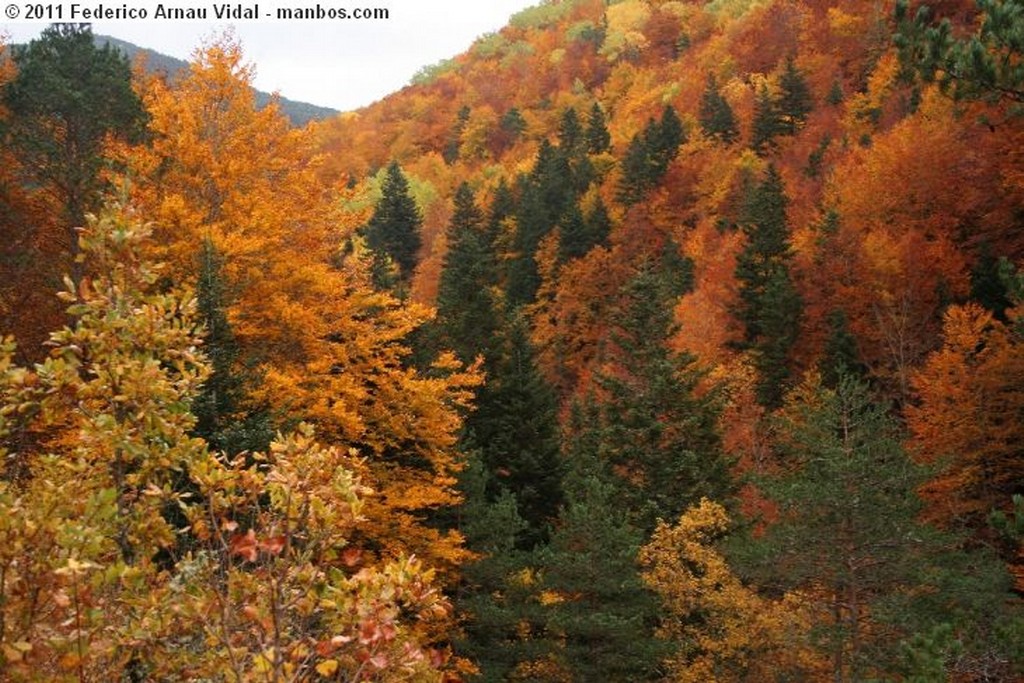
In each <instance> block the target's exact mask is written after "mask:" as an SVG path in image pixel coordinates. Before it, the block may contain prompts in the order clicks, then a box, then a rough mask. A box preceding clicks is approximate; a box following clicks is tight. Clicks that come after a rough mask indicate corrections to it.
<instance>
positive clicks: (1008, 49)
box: [894, 0, 1024, 103]
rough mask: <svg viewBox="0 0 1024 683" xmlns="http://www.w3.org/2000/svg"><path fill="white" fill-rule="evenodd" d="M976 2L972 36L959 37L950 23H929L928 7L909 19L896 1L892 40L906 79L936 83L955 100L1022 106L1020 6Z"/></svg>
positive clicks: (1010, 1)
mask: <svg viewBox="0 0 1024 683" xmlns="http://www.w3.org/2000/svg"><path fill="white" fill-rule="evenodd" d="M977 4H978V9H979V10H980V12H981V22H980V26H979V28H978V31H977V33H975V34H974V35H972V36H969V37H966V38H959V37H957V36H956V35H955V32H954V30H953V25H952V24H951V23H950V21H949V19H943V20H942V21H940V22H939V23H937V24H936V23H934V22H933V20H932V10H931V8H930V7H929V6H928V5H926V4H921V5H919V6H918V7H917V11H916V12H915V13H914V14H913V16H911V14H910V7H909V3H908V2H907V0H899V1H898V2H897V3H896V9H895V18H896V23H897V26H898V30H897V33H896V35H895V37H894V40H895V43H896V46H897V47H898V48H899V51H900V59H901V62H902V64H903V66H904V70H905V75H910V74H917V75H919V76H920V77H921V78H922V79H923V80H924V81H925V82H928V83H931V82H937V83H938V84H939V87H941V88H942V89H943V90H944V91H946V92H949V93H951V94H952V95H953V96H954V97H956V98H958V99H984V100H989V101H998V100H1007V101H1010V102H1013V103H1024V68H1022V67H1021V59H1022V56H1024V7H1021V4H1020V3H1019V2H1017V1H1016V0H977Z"/></svg>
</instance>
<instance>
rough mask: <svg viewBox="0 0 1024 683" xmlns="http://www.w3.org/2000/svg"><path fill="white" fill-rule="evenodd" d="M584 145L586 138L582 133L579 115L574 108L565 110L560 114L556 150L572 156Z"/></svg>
mask: <svg viewBox="0 0 1024 683" xmlns="http://www.w3.org/2000/svg"><path fill="white" fill-rule="evenodd" d="M585 145H586V138H585V137H584V133H583V125H582V124H581V123H580V117H579V114H577V113H576V109H575V108H574V107H569V108H567V109H566V110H565V111H564V112H562V120H561V121H560V122H559V124H558V148H559V149H561V150H562V152H563V153H565V154H567V155H569V156H573V155H575V154H576V152H577V150H580V149H583V148H584V147H585Z"/></svg>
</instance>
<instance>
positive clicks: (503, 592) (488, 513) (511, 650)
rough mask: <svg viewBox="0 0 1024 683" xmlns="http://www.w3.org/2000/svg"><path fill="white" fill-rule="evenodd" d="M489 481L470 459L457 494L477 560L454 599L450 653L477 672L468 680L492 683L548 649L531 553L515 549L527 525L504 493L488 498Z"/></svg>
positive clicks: (474, 459) (475, 460)
mask: <svg viewBox="0 0 1024 683" xmlns="http://www.w3.org/2000/svg"><path fill="white" fill-rule="evenodd" d="M491 479H492V477H491V475H489V474H488V473H487V471H486V468H485V467H484V465H483V464H482V462H481V461H480V459H479V457H477V456H476V455H474V454H471V455H470V456H469V462H468V464H467V466H466V469H465V470H463V472H462V473H461V475H460V485H459V488H460V490H461V491H462V492H463V497H464V501H465V502H464V503H463V504H462V508H461V514H460V519H461V520H462V521H461V524H460V531H461V532H462V534H463V535H464V536H465V538H466V547H467V548H468V549H469V550H471V551H473V552H474V553H476V554H477V559H475V560H473V561H471V562H469V563H467V564H466V565H464V566H463V568H462V583H461V585H460V586H459V588H458V590H457V592H456V594H455V596H454V603H455V607H456V609H458V610H459V612H460V613H461V616H462V634H461V637H459V638H458V639H457V640H456V642H455V651H456V653H457V654H459V655H460V656H463V657H466V658H468V659H469V660H470V661H472V662H473V663H474V664H476V665H477V666H478V667H479V669H480V674H479V676H478V677H475V678H474V679H473V680H479V681H483V682H491V681H493V682H494V683H498V682H499V681H507V680H509V679H510V677H511V675H512V673H513V672H514V671H515V670H516V667H517V666H519V665H520V664H522V663H524V662H529V661H532V660H536V659H539V658H541V657H543V656H544V655H545V654H546V653H547V652H549V651H550V650H551V649H552V648H553V645H554V644H553V642H552V641H551V639H550V638H548V635H547V633H546V627H545V624H544V616H545V615H544V614H543V611H542V607H541V605H540V604H539V603H538V601H537V600H536V596H535V590H536V589H535V587H534V586H533V585H531V583H530V582H529V580H528V577H529V576H530V575H531V568H532V567H533V566H534V565H535V563H536V555H535V553H533V552H532V551H523V550H519V549H518V548H517V543H518V541H519V537H520V535H521V533H522V532H523V531H524V530H525V529H526V527H527V524H526V522H525V521H524V520H523V518H522V517H521V516H520V515H519V512H518V510H517V506H516V499H515V496H513V495H512V494H511V493H509V492H508V491H507V490H505V491H502V492H501V493H500V494H499V495H498V496H497V498H495V497H494V496H493V495H490V494H488V489H490V488H491V485H490V483H491Z"/></svg>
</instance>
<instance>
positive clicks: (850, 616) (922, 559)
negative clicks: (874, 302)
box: [731, 376, 1020, 683]
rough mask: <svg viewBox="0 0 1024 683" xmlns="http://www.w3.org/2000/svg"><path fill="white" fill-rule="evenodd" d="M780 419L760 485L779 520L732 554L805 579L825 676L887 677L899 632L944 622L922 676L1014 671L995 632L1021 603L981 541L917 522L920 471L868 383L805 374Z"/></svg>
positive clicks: (907, 635) (789, 582)
mask: <svg viewBox="0 0 1024 683" xmlns="http://www.w3.org/2000/svg"><path fill="white" fill-rule="evenodd" d="M778 428H779V432H778V433H779V447H780V449H781V451H782V458H783V465H784V466H783V467H782V468H781V470H780V474H779V475H778V476H777V477H772V478H768V479H766V480H765V481H764V482H763V484H762V485H763V488H764V490H765V491H766V492H767V493H768V494H769V495H770V496H771V497H772V499H773V500H775V501H776V502H777V503H778V505H779V506H780V515H779V519H778V521H777V522H775V523H773V524H771V525H769V526H768V528H767V530H766V532H765V533H764V534H763V535H762V536H761V537H759V538H757V539H753V538H749V537H745V538H744V537H738V538H736V539H735V543H734V544H732V546H731V549H732V554H733V557H735V558H736V559H737V560H738V562H737V563H736V566H738V567H740V568H741V571H742V572H743V573H744V574H745V578H747V579H750V580H753V582H754V583H755V584H756V585H758V586H760V587H761V588H762V590H765V591H768V592H771V593H776V594H781V593H783V592H785V591H791V590H794V589H796V590H800V589H804V590H807V589H810V593H808V594H807V595H808V597H809V596H810V595H814V596H815V597H813V598H811V599H812V600H813V601H814V602H815V603H817V607H818V611H819V612H820V613H821V614H822V615H823V616H825V615H827V618H828V620H829V623H828V624H826V625H823V626H822V627H821V628H820V629H819V630H818V632H817V633H816V634H815V638H814V640H813V643H812V647H816V648H820V651H821V654H822V655H824V656H825V657H826V658H827V659H828V660H829V661H830V662H831V663H832V672H831V676H830V680H834V681H844V682H846V681H849V682H851V683H852V682H854V681H865V680H880V679H888V678H889V677H890V676H891V675H892V674H893V673H894V672H897V671H898V670H899V669H900V662H901V659H902V658H903V652H901V650H902V649H903V648H902V647H901V642H902V643H905V644H907V645H911V646H913V641H912V640H911V639H912V638H913V637H914V636H915V635H918V634H920V635H922V636H926V637H929V636H934V635H935V634H936V629H937V628H943V627H945V626H949V627H951V630H952V632H953V633H955V634H956V636H955V638H954V640H955V641H956V643H955V645H956V648H955V649H954V648H950V649H949V650H947V651H946V655H947V656H946V657H945V661H944V662H943V665H942V667H941V668H942V669H944V671H943V674H942V675H941V676H939V677H937V678H933V679H928V680H950V677H951V675H952V673H953V669H952V667H953V666H954V665H960V664H964V665H966V667H965V668H971V667H975V666H977V665H982V666H988V664H982V663H983V662H990V663H995V662H1000V664H997V665H996V666H995V667H994V668H993V671H992V678H991V679H990V680H1011V679H1012V675H1011V673H1010V671H1009V670H1008V668H1007V662H1008V660H1009V659H1010V658H1009V657H1008V656H1007V654H1008V651H1007V650H1006V648H1007V647H1008V645H1007V643H1006V642H1005V641H1004V639H1002V638H1001V637H1000V636H999V633H1000V631H1001V629H1002V628H1003V625H1005V624H1008V623H1009V622H1010V621H1012V620H1013V619H1014V618H1016V619H1017V623H1018V624H1019V623H1020V622H1019V618H1020V617H1019V614H1020V613H1019V606H1018V607H1017V608H1016V609H1015V608H1014V607H1013V606H1012V603H1011V602H1007V601H1006V597H1007V595H1008V590H1009V585H1010V584H1009V577H1008V576H1007V575H1006V572H1005V570H1004V569H1003V568H1002V567H1001V566H1000V563H999V562H998V560H996V559H995V557H994V556H993V555H992V554H990V553H989V552H988V551H985V550H980V549H979V550H975V551H972V552H971V553H970V555H968V554H967V553H965V552H964V551H962V550H960V549H959V547H960V545H959V543H960V542H959V539H957V538H955V537H953V536H952V535H950V534H947V533H945V532H941V531H938V530H937V529H935V528H933V527H930V526H929V525H926V524H924V523H922V522H921V521H919V519H918V516H919V513H920V510H921V503H920V500H919V499H918V497H917V494H916V492H915V491H916V489H917V487H918V486H919V485H920V484H921V483H922V482H923V481H924V480H925V479H926V477H927V473H926V472H925V471H924V470H923V468H921V467H919V466H916V465H915V464H914V463H913V462H912V461H911V460H910V459H909V458H908V457H907V455H906V454H905V453H904V452H903V449H902V447H901V445H900V443H901V441H902V440H903V439H902V435H901V434H900V433H899V431H898V429H897V426H896V424H895V422H894V420H893V419H892V418H891V417H890V416H889V415H888V411H887V410H886V408H885V406H883V405H880V404H878V403H877V402H875V401H874V400H872V397H871V396H870V394H869V392H868V389H867V387H866V385H864V384H863V383H862V382H860V381H859V380H856V379H854V378H852V377H849V376H844V377H842V378H841V379H840V381H839V382H838V384H837V386H836V387H835V388H834V389H828V388H826V387H824V386H822V385H821V384H819V383H815V382H810V383H808V384H807V385H805V386H802V387H801V388H800V390H799V392H798V393H797V395H796V397H795V399H794V400H793V402H792V404H791V405H790V406H788V407H787V410H786V412H785V415H784V417H783V418H782V419H781V421H780V422H779V425H778ZM1015 615H1016V616H1015ZM951 644H952V643H951ZM918 646H920V643H918ZM956 650H959V652H960V654H959V660H960V661H959V662H957V663H956V664H954V660H953V658H952V657H950V656H949V655H952V654H953V653H954V652H955V651H956ZM919 670H920V669H919ZM997 671H998V673H996V672H997ZM1006 676H1010V677H1009V678H1006ZM916 680H921V679H920V678H918V679H916Z"/></svg>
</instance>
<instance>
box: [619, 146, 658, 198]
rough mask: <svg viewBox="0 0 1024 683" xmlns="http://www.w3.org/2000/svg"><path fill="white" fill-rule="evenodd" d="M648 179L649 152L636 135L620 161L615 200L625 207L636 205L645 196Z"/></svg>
mask: <svg viewBox="0 0 1024 683" xmlns="http://www.w3.org/2000/svg"><path fill="white" fill-rule="evenodd" d="M650 178H651V168H650V152H649V150H648V147H647V142H646V140H645V138H644V136H643V135H641V134H639V133H638V134H636V135H634V136H633V138H632V139H631V140H630V141H629V147H627V148H626V156H625V157H624V158H623V159H622V177H621V178H620V180H619V187H618V189H617V192H616V195H615V196H616V198H617V199H618V200H619V201H620V202H621V203H623V204H625V205H626V206H632V205H633V204H636V203H637V202H639V201H640V200H642V199H643V198H644V195H645V194H647V189H648V188H649V187H650V185H651V180H650Z"/></svg>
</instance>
